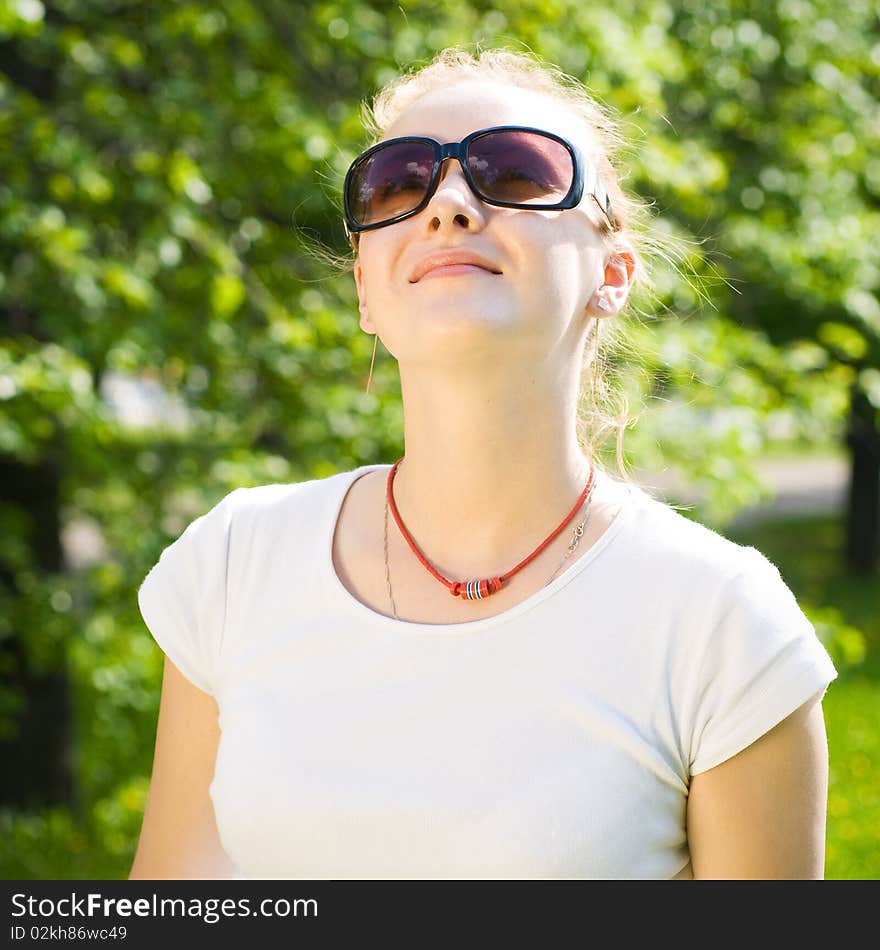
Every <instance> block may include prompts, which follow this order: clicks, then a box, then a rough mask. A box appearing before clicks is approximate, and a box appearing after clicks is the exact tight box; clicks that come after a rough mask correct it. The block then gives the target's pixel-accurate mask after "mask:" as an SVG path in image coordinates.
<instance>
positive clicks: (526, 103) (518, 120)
mask: <svg viewBox="0 0 880 950" xmlns="http://www.w3.org/2000/svg"><path fill="white" fill-rule="evenodd" d="M493 125H529V126H533V127H534V128H538V129H544V130H546V131H547V132H555V133H556V134H557V135H562V136H564V137H565V138H567V139H569V140H570V141H573V142H575V144H577V145H579V146H580V147H581V148H585V146H586V143H585V141H584V137H585V129H584V128H583V123H582V122H580V121H578V119H577V117H576V116H575V115H574V114H573V113H572V112H571V111H570V110H569V109H567V108H566V106H565V105H564V104H563V103H560V102H557V101H556V100H554V99H552V98H551V97H549V96H547V95H542V94H541V93H535V92H532V91H531V90H529V89H524V88H521V87H518V86H505V85H501V84H500V83H497V82H488V81H485V80H479V81H477V80H468V81H466V82H461V83H457V84H455V85H451V86H444V87H442V88H439V89H433V90H431V91H430V92H428V93H425V95H424V96H422V97H421V98H419V99H417V100H416V101H415V102H413V103H412V104H411V105H409V106H407V107H406V109H404V111H403V112H402V113H401V114H400V115H399V116H398V117H397V119H395V121H394V122H392V124H391V125H390V126H389V127H388V129H387V130H386V132H385V134H384V135H383V136H382V140H387V139H392V138H396V137H398V136H401V135H426V136H428V137H430V138H434V139H437V140H438V141H442V142H453V141H460V140H461V139H463V138H464V137H465V136H466V135H468V134H469V133H470V132H475V131H477V130H478V129H485V128H489V127H490V126H493Z"/></svg>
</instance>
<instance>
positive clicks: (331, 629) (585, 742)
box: [131, 51, 836, 879]
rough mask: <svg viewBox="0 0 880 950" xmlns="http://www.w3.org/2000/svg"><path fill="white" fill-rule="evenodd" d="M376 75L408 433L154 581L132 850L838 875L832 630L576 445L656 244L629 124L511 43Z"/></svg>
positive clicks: (311, 862)
mask: <svg viewBox="0 0 880 950" xmlns="http://www.w3.org/2000/svg"><path fill="white" fill-rule="evenodd" d="M377 103H378V108H377V110H376V116H377V129H376V131H377V132H378V133H379V134H378V136H377V143H376V144H377V147H375V148H372V149H370V150H368V151H367V152H365V153H364V154H363V155H362V156H360V157H359V158H358V159H357V160H356V161H355V162H354V163H353V165H352V167H351V169H350V171H349V174H348V176H347V178H346V183H345V213H346V225H347V229H348V233H349V234H350V238H351V242H352V247H353V249H354V250H355V251H356V261H355V263H354V278H355V281H356V286H357V292H358V299H359V304H360V324H361V327H362V329H363V330H364V331H366V332H368V333H371V334H375V335H376V336H381V338H382V342H383V344H384V345H385V346H386V347H387V349H388V350H389V351H390V352H391V353H392V354H393V356H394V357H395V359H396V360H397V363H398V365H399V371H400V381H401V391H402V398H403V408H404V417H405V452H404V455H403V457H402V459H400V460H398V461H397V462H396V463H394V464H393V465H391V464H370V465H363V466H361V467H360V468H357V469H355V470H353V471H348V472H342V473H339V474H337V475H334V476H332V477H329V478H323V479H315V480H312V481H307V482H300V483H294V484H280V485H265V486H261V487H257V488H245V489H238V490H236V491H233V492H232V493H230V494H229V495H227V496H226V497H225V498H224V499H223V500H222V501H221V502H220V503H219V504H218V505H217V506H216V507H215V508H213V509H212V510H211V511H209V512H208V513H207V514H205V515H203V516H202V517H200V518H198V519H197V520H196V521H194V522H193V523H192V524H191V525H190V526H189V527H188V528H187V529H186V531H184V532H183V534H182V535H181V537H180V538H179V539H178V540H177V541H175V542H174V543H173V544H172V545H170V546H169V547H168V548H166V550H165V551H164V552H163V553H162V556H161V557H160V559H159V562H158V563H157V564H156V565H155V566H154V567H153V569H152V570H151V572H150V574H149V575H148V576H147V578H146V579H145V581H144V583H143V585H142V586H141V588H140V591H139V603H140V607H141V611H142V613H143V616H144V618H145V621H146V623H147V624H148V626H149V628H150V630H151V631H152V634H153V636H154V637H155V639H156V640H157V642H158V643H159V644H160V646H161V647H162V648H163V650H164V651H165V653H166V665H165V677H164V682H163V688H162V698H161V707H160V714H159V723H158V734H157V741H156V753H155V763H154V771H153V777H152V783H151V788H150V794H149V800H148V804H147V808H146V813H145V817H144V824H143V829H142V832H141V837H140V841H139V846H138V850H137V855H136V858H135V861H134V865H133V867H132V870H131V877H132V878H136V877H145V878H165V877H170V878H184V877H234V876H238V877H253V878H303V879H308V878H311V879H315V878H336V879H339V878H395V879H396V878H709V877H712V878H734V877H736V878H819V877H821V876H822V875H823V863H824V835H825V809H826V796H827V780H828V752H827V744H826V738H825V732H824V723H823V716H822V708H821V699H822V697H823V694H824V692H825V690H826V688H827V686H828V684H829V683H830V682H831V681H832V680H833V679H834V678H835V676H836V671H835V669H834V667H833V665H832V663H831V660H830V658H829V656H828V654H827V652H826V651H825V649H824V647H823V646H822V645H821V643H820V641H819V640H818V638H817V637H816V634H815V631H814V630H813V628H812V626H811V624H810V623H809V621H808V620H807V618H806V617H805V615H804V614H803V613H802V612H801V610H800V609H799V607H798V605H797V603H796V602H795V599H794V597H793V595H792V593H791V591H790V590H789V588H788V587H787V586H786V585H785V583H784V582H783V580H782V578H781V577H780V574H779V572H778V570H777V569H776V568H775V567H774V565H773V564H772V563H771V562H770V561H768V560H767V558H765V557H764V556H763V555H762V554H761V553H760V552H758V551H757V550H755V549H754V548H747V547H742V546H739V545H737V544H734V543H733V542H731V541H729V540H727V539H725V538H724V537H722V536H721V535H719V534H717V533H715V532H713V531H712V530H710V529H709V528H707V527H705V526H703V525H700V524H699V523H697V522H694V521H691V520H689V519H687V518H685V517H684V516H683V515H681V514H680V513H678V512H677V511H675V510H674V509H673V508H671V507H669V506H667V505H665V504H663V503H661V502H660V501H658V500H656V499H654V498H652V497H651V496H650V495H648V494H647V493H645V492H644V491H642V490H641V489H639V488H638V487H637V486H635V485H634V484H632V483H630V482H628V481H627V480H626V479H623V480H618V479H616V478H614V477H612V476H611V475H610V474H608V473H606V472H605V471H604V470H603V469H602V468H601V467H600V466H599V465H598V463H597V461H596V458H595V445H593V444H587V445H582V444H581V440H580V439H579V434H578V402H579V390H580V381H581V376H582V374H583V371H584V367H585V366H586V367H588V368H592V370H593V371H595V366H596V365H597V364H596V362H595V361H596V358H597V352H598V348H599V339H600V336H601V332H602V331H603V328H604V327H605V326H607V325H608V322H609V321H613V320H614V318H615V316H616V315H617V314H619V313H620V312H621V311H622V310H623V309H624V308H625V306H626V304H627V299H628V295H629V294H630V291H631V289H632V287H633V285H634V283H635V282H636V281H637V280H638V279H639V277H640V275H641V274H642V272H643V268H642V259H641V251H640V249H639V248H640V246H641V245H640V237H639V234H638V233H637V232H636V230H635V229H634V227H632V226H631V225H632V221H633V220H634V218H635V213H634V212H635V210H636V209H637V207H638V205H637V201H636V199H635V198H633V197H631V196H627V195H626V194H624V192H623V190H622V189H621V186H620V183H619V181H618V178H617V175H616V173H615V171H614V167H613V165H612V162H611V160H610V155H609V153H610V150H611V145H612V144H613V137H614V129H613V128H612V126H611V125H610V123H609V121H608V120H607V118H606V117H605V116H604V115H603V113H602V112H601V111H600V110H599V108H598V107H597V106H596V104H595V103H594V102H593V100H591V99H590V97H589V96H588V95H587V93H586V92H585V91H584V90H582V89H581V90H578V89H575V88H574V87H572V86H565V84H564V83H562V82H559V81H558V80H557V78H555V77H554V75H553V74H552V71H551V70H549V69H546V68H545V67H543V66H540V65H539V64H536V63H535V62H533V61H532V60H530V59H529V58H527V57H523V56H520V55H517V54H511V53H504V52H486V53H483V54H482V56H481V57H480V58H479V59H477V58H473V57H471V56H470V55H468V54H464V53H461V52H456V51H447V52H446V53H445V54H442V55H441V56H439V57H438V58H437V60H436V61H435V63H433V64H431V65H430V66H429V67H427V68H425V69H424V70H422V71H421V72H420V73H415V74H412V75H411V76H409V77H406V78H405V79H401V80H400V81H398V82H397V83H395V84H393V85H392V86H391V87H389V88H388V89H386V90H385V92H384V93H383V94H382V95H381V96H380V97H379V99H378V100H377ZM374 353H375V350H374ZM450 595H451V596H450Z"/></svg>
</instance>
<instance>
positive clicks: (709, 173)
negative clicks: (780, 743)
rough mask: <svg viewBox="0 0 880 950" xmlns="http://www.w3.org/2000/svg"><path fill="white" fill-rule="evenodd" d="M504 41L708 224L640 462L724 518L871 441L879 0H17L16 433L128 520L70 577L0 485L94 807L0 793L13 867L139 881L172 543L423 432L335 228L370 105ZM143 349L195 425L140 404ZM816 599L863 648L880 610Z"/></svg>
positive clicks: (9, 222)
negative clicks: (414, 70) (212, 510)
mask: <svg viewBox="0 0 880 950" xmlns="http://www.w3.org/2000/svg"><path fill="white" fill-rule="evenodd" d="M475 43H479V44H482V45H483V46H484V47H490V46H504V47H506V48H509V49H521V50H531V51H534V52H535V53H537V54H538V55H539V56H541V57H542V58H544V59H545V60H547V61H549V62H552V63H554V64H556V65H558V66H559V67H560V68H562V69H563V70H564V71H566V72H567V73H569V74H571V75H573V76H575V77H577V78H579V79H581V80H582V81H584V82H585V83H586V84H587V86H588V87H589V88H590V89H591V91H593V92H594V94H595V95H596V96H597V97H598V98H599V99H600V100H601V101H602V102H603V103H605V104H606V105H608V106H610V107H611V108H613V109H614V110H616V111H617V113H618V114H619V116H620V118H621V121H622V122H623V124H624V132H625V134H626V135H627V136H628V137H629V139H630V141H631V142H632V149H631V153H630V154H629V155H628V156H627V158H626V165H627V167H626V168H625V169H624V172H625V175H626V184H627V185H628V186H629V187H630V188H633V189H635V190H636V191H638V192H639V193H641V194H643V195H646V196H647V197H649V198H650V199H652V200H653V201H654V202H655V206H656V210H657V212H658V215H659V222H660V225H659V226H660V227H662V228H665V229H668V230H669V231H671V232H673V233H675V234H677V235H680V236H682V237H683V238H684V239H686V240H687V241H689V245H688V247H689V252H688V254H689V256H688V260H687V267H688V269H689V270H690V271H691V272H692V274H694V275H696V279H695V280H692V281H691V282H688V281H687V280H684V279H682V277H681V276H680V275H679V274H678V273H676V271H675V270H674V269H672V268H671V267H668V266H667V265H665V264H664V263H663V262H662V261H661V262H659V263H658V267H657V291H658V300H657V302H656V309H655V314H656V315H646V316H645V317H644V318H642V319H635V318H632V319H631V320H630V321H629V323H628V326H627V334H628V337H629V340H630V341H631V344H632V347H633V351H634V352H635V353H638V354H639V358H638V359H637V360H632V361H623V360H621V361H619V362H618V364H617V365H615V366H614V367H613V368H614V371H615V373H616V378H617V379H618V380H619V387H620V391H621V392H622V393H624V394H626V395H627V396H628V398H629V400H630V403H631V405H643V406H644V407H645V412H644V414H643V417H642V420H641V421H640V422H639V424H638V426H637V427H634V428H633V429H632V430H630V431H628V432H627V437H626V442H625V447H626V458H627V461H628V462H629V463H630V464H637V465H638V466H639V467H643V468H645V469H661V468H670V469H674V470H675V469H677V470H679V471H681V472H682V473H684V475H685V476H686V477H687V479H688V480H689V481H690V482H691V483H692V484H694V486H695V487H697V488H699V489H702V490H703V491H704V494H705V499H706V500H705V503H704V504H703V505H701V506H700V508H699V509H698V510H697V511H696V512H695V513H694V514H695V516H696V517H699V518H700V520H702V521H704V522H705V523H708V524H712V525H715V526H720V525H723V524H725V523H726V522H727V520H728V519H730V518H731V516H732V515H734V514H735V513H736V512H737V511H738V510H740V509H741V508H742V507H743V506H745V505H747V504H750V503H754V502H756V501H758V500H760V499H762V498H763V497H764V496H765V494H766V491H765V489H764V487H763V486H762V485H761V483H760V482H759V480H758V478H757V476H756V474H755V472H754V469H753V466H752V460H753V459H754V457H755V456H756V455H757V454H759V453H760V452H761V451H762V450H763V449H764V448H766V446H767V445H768V444H769V443H770V442H771V441H773V440H774V439H777V438H778V437H780V436H781V435H784V437H785V438H787V439H789V440H791V441H792V442H795V443H803V444H809V443H816V442H829V441H834V440H839V439H840V438H841V437H842V428H843V423H844V416H845V413H846V410H847V406H848V401H849V392H850V389H851V387H853V386H857V387H859V388H860V389H861V390H862V391H864V392H865V393H866V394H867V396H868V399H869V401H870V404H871V405H872V406H873V408H874V410H878V409H880V370H878V366H880V359H878V351H880V301H878V286H880V261H878V242H877V241H876V235H877V234H878V233H880V220H878V217H880V216H878V196H880V150H878V148H877V146H878V139H880V120H878V85H880V83H878V77H880V30H878V19H877V11H876V8H875V7H874V5H873V4H871V3H868V2H864V0H850V2H849V3H847V4H846V5H845V6H843V7H841V5H839V4H836V3H832V2H830V0H776V2H774V0H770V2H766V0H764V2H748V0H740V2H734V0H711V2H708V3H706V2H702V0H700V2H698V0H685V2H681V3H671V2H665V0H618V2H617V3H615V4H613V5H611V4H609V5H604V6H600V7H598V8H597V7H596V6H595V5H584V4H581V3H577V2H574V0H519V2H511V3H507V4H504V5H503V6H494V5H492V4H489V3H483V2H467V3H465V2H462V0H444V2H442V3H438V2H418V3H416V2H402V3H400V4H397V5H394V6H392V5H388V4H384V3H378V2H373V3H368V2H335V3H330V2H323V3H303V2H301V0H297V2H290V0H285V2H281V0H265V2H252V0H222V2H218V3H214V4H211V5H206V4H202V3H197V2H162V3H146V2H143V0H116V2H111V0H62V2H54V3H48V2H46V3H43V2H40V0H0V145H2V148H0V265H2V267H0V328H2V336H0V453H3V454H5V455H6V456H9V457H13V458H16V459H19V460H21V461H23V462H27V463H30V464H38V463H45V462H46V461H51V462H52V463H53V464H55V465H57V466H58V469H59V470H60V472H61V473H62V480H61V492H62V495H61V504H62V515H63V521H64V522H65V523H68V522H69V521H71V520H72V519H74V518H76V519H78V520H79V521H85V522H88V523H91V524H92V525H94V526H95V527H96V528H97V530H98V531H99V533H100V536H101V537H102V539H103V544H104V554H103V555H102V556H101V557H100V558H98V559H97V560H95V561H94V562H92V563H89V564H86V565H79V566H72V565H69V564H66V565H64V567H63V569H61V570H59V571H57V572H47V571H45V570H41V569H39V568H38V567H37V566H36V565H35V563H34V560H33V552H32V550H31V547H30V545H29V543H28V539H29V538H30V536H31V532H32V531H33V524H32V523H31V521H30V520H29V517H28V513H27V512H25V511H22V510H21V509H19V508H17V507H15V506H14V505H11V504H4V503H0V529H2V530H0V563H2V564H3V565H4V566H5V567H6V569H8V571H9V573H10V576H11V577H12V578H13V583H12V585H11V586H9V587H5V588H3V587H0V600H2V602H0V618H2V619H0V638H12V637H13V636H17V637H21V638H22V639H23V643H24V647H25V649H26V655H27V663H28V664H29V665H30V666H32V667H33V668H34V669H46V670H49V669H62V670H65V671H67V673H68V674H69V676H70V679H71V682H72V684H73V695H74V702H75V710H76V721H75V729H74V736H75V746H74V748H73V750H72V755H73V757H74V761H75V775H76V778H77V788H76V790H75V792H76V801H75V802H74V803H73V804H72V806H71V807H56V808H52V807H49V806H44V807H35V808H33V809H31V810H30V811H28V812H13V811H8V810H6V811H3V812H2V813H0V833H2V836H3V840H4V842H5V844H4V848H3V850H4V852H5V854H4V855H3V857H2V858H0V872H2V873H3V876H8V877H16V876H18V877H38V878H39V877H42V878H49V877H77V878H112V877H124V876H126V874H127V871H128V867H129V866H130V861H131V858H132V856H133V850H134V845H135V843H136V839H137V834H138V831H139V828H140V820H141V816H142V813H143V806H144V798H145V794H146V789H147V786H148V778H149V772H150V767H151V761H152V739H153V736H154V728H155V716H156V711H157V703H158V691H159V682H160V677H161V663H162V657H161V654H160V653H159V651H158V649H157V648H156V646H155V644H154V643H153V641H152V639H151V638H150V636H149V633H148V632H147V631H146V629H145V627H144V625H143V622H142V620H141V618H140V615H139V612H138V609H137V604H136V599H135V592H136V589H137V586H138V585H139V583H140V581H141V579H142V578H143V576H144V575H145V574H146V572H147V570H148V569H149V567H150V566H151V565H152V564H153V563H154V562H155V561H156V559H157V558H158V555H159V553H160V551H161V550H162V548H163V547H164V546H165V545H166V544H168V543H170V542H171V541H172V540H173V539H174V538H175V537H177V535H178V534H179V533H180V532H181V531H182V530H183V528H184V527H185V526H186V524H187V523H188V522H189V521H190V520H192V519H193V518H194V517H196V516H197V515H199V514H201V513H203V512H204V511H206V510H207V509H208V508H209V507H210V506H212V505H213V504H214V503H215V502H216V501H218V500H219V499H220V498H221V497H222V496H223V495H224V494H226V493H227V492H228V491H230V490H232V489H233V488H235V487H238V486H240V485H256V484H263V483H266V482H278V481H296V480H300V479H305V478H313V477H322V476H325V475H329V474H332V473H335V472H337V471H340V470H343V469H348V468H352V467H355V466H357V465H361V464H365V463H368V462H373V461H384V460H388V459H392V458H396V457H397V456H398V455H399V454H400V450H401V448H402V431H403V429H402V414H401V407H400V394H399V387H398V384H397V377H396V368H395V367H394V365H393V362H392V360H391V359H390V358H389V357H388V356H387V354H383V351H382V348H381V347H380V348H379V353H378V355H377V363H376V369H375V371H374V382H373V385H372V387H371V393H370V394H369V395H365V393H364V391H363V390H364V384H365V381H366V374H367V370H368V368H369V361H370V352H371V348H372V339H371V338H370V337H368V336H367V335H366V334H364V333H363V332H362V331H361V330H360V329H359V327H358V323H357V306H356V297H355V293H354V283H353V280H352V279H351V278H350V276H348V275H345V274H343V275H337V274H334V273H332V272H330V271H329V270H328V268H327V267H326V266H325V265H324V264H323V263H322V262H321V260H320V259H319V258H318V257H317V256H315V255H314V254H313V253H310V249H311V248H312V247H313V246H314V244H315V242H322V243H323V244H325V245H327V246H328V247H330V248H332V249H334V250H336V251H337V252H340V253H344V252H345V249H346V245H345V241H344V236H343V232H342V227H341V220H340V206H341V202H340V197H339V188H340V185H341V181H342V177H343V176H344V173H345V170H346V168H347V167H348V165H349V163H350V162H351V160H352V159H353V158H354V157H355V156H356V155H357V154H358V152H359V151H360V150H361V148H362V147H363V144H364V133H363V129H362V126H361V121H360V102H361V100H362V98H364V97H365V96H368V95H370V94H372V93H373V92H375V91H376V90H377V89H378V88H379V87H380V86H381V85H382V84H383V83H384V82H385V81H387V80H388V79H390V78H392V77H393V76H394V75H396V74H397V73H398V72H399V71H401V70H402V69H405V68H408V67H410V66H413V65H419V64H421V63H424V62H426V61H427V60H429V59H430V58H431V56H433V54H434V53H435V52H436V51H437V50H439V49H441V48H444V47H446V46H450V45H455V44H466V45H468V46H471V47H472V46H473V45H474V44H475ZM383 356H384V357H385V358H384V359H383ZM113 373H124V374H130V375H133V376H135V377H137V378H139V379H140V380H142V381H143V382H152V383H157V384H160V385H161V387H163V389H164V391H165V392H166V393H167V394H168V395H169V398H171V399H172V400H176V401H177V403H178V404H179V405H181V406H185V407H186V408H187V410H188V412H187V414H186V415H185V416H184V415H174V414H173V413H170V412H169V413H168V414H167V418H166V419H164V420H163V421H162V422H161V423H159V424H152V425H149V426H133V425H131V424H130V423H128V422H126V421H125V420H124V419H123V418H121V417H120V415H119V413H118V412H117V411H116V410H115V408H114V405H113V402H112V400H111V399H110V398H109V397H108V395H107V392H106V389H105V385H104V384H105V383H106V381H107V379H109V378H110V376H111V375H112V374H113ZM395 453H397V454H395ZM611 464H612V465H613V462H612V463H611ZM803 606H804V607H805V609H807V610H808V612H809V613H810V614H811V616H812V617H814V619H816V621H817V628H818V629H820V632H821V633H822V635H823V638H824V639H825V640H826V642H827V643H828V645H829V649H831V650H832V652H833V655H834V657H835V659H836V660H837V662H838V664H839V666H840V667H841V668H842V669H846V668H847V667H848V665H852V664H856V663H857V662H858V661H859V660H860V658H861V656H862V654H863V652H864V646H863V641H862V639H860V638H861V636H862V632H861V631H860V630H858V629H855V628H852V627H851V626H849V625H847V623H846V622H845V618H844V617H843V616H842V615H841V614H838V613H835V612H834V611H833V610H831V609H830V608H828V606H827V605H824V604H809V603H804V604H803ZM873 619H874V620H876V616H874V618H873ZM16 672H17V671H16V670H15V669H6V670H4V674H6V675H5V676H4V680H3V684H2V687H0V731H2V734H3V735H5V736H12V735H14V734H15V730H16V729H17V723H18V721H19V718H20V716H21V712H22V702H23V700H22V694H21V691H20V690H18V689H17V687H16ZM875 698H876V697H875ZM34 755H35V756H37V755H39V750H34ZM829 854H830V852H829ZM846 860H847V859H846V856H845V855H844V856H843V857H841V858H840V861H841V864H840V868H841V869H844V868H848V870H847V871H846V872H845V873H843V874H839V875H838V876H859V875H860V874H865V870H864V868H865V867H866V865H865V864H864V863H862V864H859V863H858V861H856V862H855V863H854V864H851V865H846ZM873 869H874V871H875V872H876V871H877V870H878V868H877V866H876V862H875V864H874V866H873ZM831 870H832V869H830V870H829V875H830V876H831Z"/></svg>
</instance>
